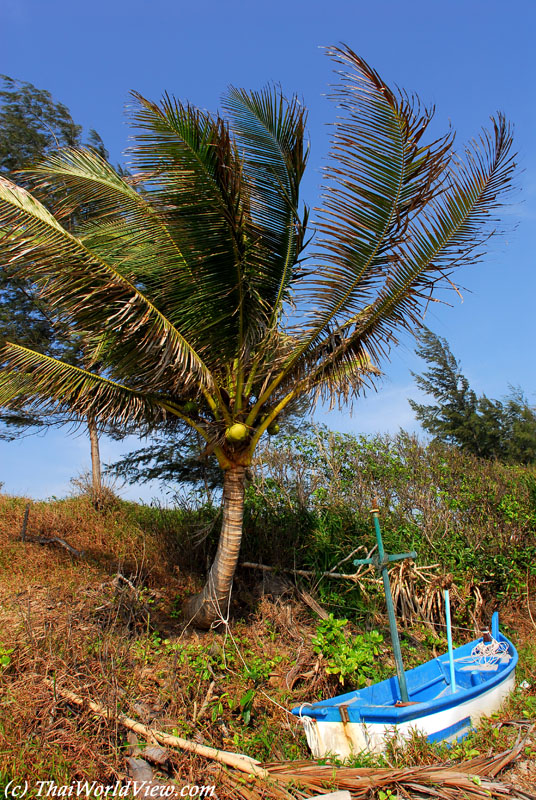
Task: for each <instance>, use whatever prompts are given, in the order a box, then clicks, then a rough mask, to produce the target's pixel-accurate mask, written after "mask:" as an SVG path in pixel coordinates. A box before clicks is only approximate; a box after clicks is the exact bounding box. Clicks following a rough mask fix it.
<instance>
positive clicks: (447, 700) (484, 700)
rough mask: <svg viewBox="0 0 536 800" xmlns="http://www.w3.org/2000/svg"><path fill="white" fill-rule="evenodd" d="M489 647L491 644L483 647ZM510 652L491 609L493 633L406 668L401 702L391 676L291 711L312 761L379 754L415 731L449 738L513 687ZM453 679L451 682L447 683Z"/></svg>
mask: <svg viewBox="0 0 536 800" xmlns="http://www.w3.org/2000/svg"><path fill="white" fill-rule="evenodd" d="M490 648H491V649H490ZM517 660H518V656H517V651H516V649H515V647H514V645H513V644H512V642H510V641H509V639H507V638H506V636H504V635H503V634H502V633H501V632H500V631H499V617H498V614H497V612H495V613H494V614H493V618H492V637H488V639H486V640H484V639H479V640H476V641H473V642H468V643H467V644H465V645H462V646H461V647H458V648H457V649H456V650H454V652H453V656H452V662H451V661H450V658H449V655H448V654H444V655H442V656H438V657H437V658H434V659H432V660H431V661H427V662H426V663H424V664H421V665H419V666H418V667H415V668H414V669H411V670H408V671H407V672H406V673H405V676H406V684H407V689H408V694H409V701H410V702H402V700H401V693H400V686H399V684H398V680H397V679H396V678H394V677H392V678H388V679H387V680H384V681H380V682H379V683H375V684H372V685H371V686H367V687H365V688H364V689H360V690H359V691H354V692H348V693H347V694H343V695H339V696H338V697H333V698H330V699H326V700H321V701H318V702H316V703H304V704H303V705H302V706H300V707H299V708H295V709H293V711H292V713H293V714H295V715H296V716H297V717H299V718H300V720H301V722H302V723H303V726H304V729H305V734H306V736H307V741H308V743H309V747H310V748H311V751H312V752H313V755H314V756H315V757H317V758H320V757H323V756H327V755H335V756H338V757H339V758H347V757H348V756H351V755H352V754H357V753H360V752H362V751H363V750H368V751H369V752H373V753H381V752H382V751H384V750H385V749H386V747H387V745H388V742H389V741H390V740H391V739H392V738H393V737H396V738H398V739H400V740H402V741H403V740H405V739H408V738H409V737H411V735H412V734H413V733H414V732H417V733H420V734H421V735H423V736H426V737H427V738H428V739H429V740H430V741H452V740H454V739H460V738H462V737H463V736H465V735H466V734H467V732H468V731H469V730H470V728H471V727H473V726H474V725H476V724H477V722H478V720H479V719H480V718H481V717H483V716H487V715H490V714H493V713H494V712H496V711H498V709H499V708H500V707H501V705H502V704H503V702H504V701H505V699H506V698H507V697H508V695H509V694H510V692H511V691H512V689H513V688H514V686H515V668H516V664H517ZM453 678H454V684H453V683H452V681H453Z"/></svg>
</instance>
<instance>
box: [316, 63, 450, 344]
mask: <svg viewBox="0 0 536 800" xmlns="http://www.w3.org/2000/svg"><path fill="white" fill-rule="evenodd" d="M328 54H329V55H331V56H332V57H333V58H334V59H335V61H336V62H339V63H340V64H342V65H343V66H344V67H346V69H347V71H346V72H341V73H340V76H341V83H340V85H338V86H337V87H335V89H334V91H333V92H332V93H331V98H332V99H333V100H334V101H335V102H336V103H337V105H338V108H339V109H340V110H341V112H342V116H341V117H340V118H339V119H338V121H337V122H336V123H335V126H334V134H333V139H332V148H331V153H330V162H329V164H328V166H327V167H326V169H325V179H326V187H325V194H324V207H323V208H321V209H319V212H320V219H319V223H318V229H319V232H320V234H321V242H320V244H321V251H320V252H319V253H318V256H319V258H320V259H321V265H320V266H319V267H318V268H317V269H316V270H315V271H314V272H313V274H312V276H311V278H310V281H309V286H308V289H309V292H310V296H311V300H312V302H313V303H314V304H315V307H316V309H317V311H316V312H315V313H314V315H313V318H312V322H311V325H312V328H313V331H314V332H315V333H317V334H318V333H320V331H321V330H322V328H323V327H324V325H326V324H330V325H334V326H335V325H337V324H340V322H341V321H344V320H345V319H346V318H347V317H348V316H349V315H351V314H354V313H356V312H358V311H359V310H360V309H361V308H362V307H363V306H364V305H367V304H369V303H370V302H371V301H372V300H373V299H374V298H375V296H376V294H377V292H378V291H379V290H380V289H381V287H382V285H383V283H384V281H385V280H386V278H387V276H388V275H389V274H390V271H391V269H392V264H393V257H394V254H393V248H394V247H395V246H396V245H397V244H398V243H399V242H400V240H401V239H402V238H403V237H404V236H405V235H406V231H407V228H408V225H409V223H410V221H411V219H412V218H414V217H415V216H416V215H418V214H419V213H420V212H421V210H422V209H423V208H424V207H425V206H426V205H427V203H428V202H429V201H430V199H431V197H432V196H433V195H434V193H435V192H437V189H438V184H439V183H440V182H441V180H442V179H443V178H444V173H445V168H446V166H447V164H448V160H449V150H450V146H451V137H450V136H449V135H447V136H445V137H443V138H441V139H439V140H437V141H435V142H433V143H432V144H430V145H422V144H421V138H422V136H423V134H424V132H425V131H426V128H427V127H428V125H429V123H430V120H431V118H432V113H433V112H432V110H428V109H421V108H420V106H419V103H418V101H416V100H415V99H414V98H410V97H406V96H404V95H402V96H400V97H397V96H396V95H395V94H394V93H393V92H392V91H391V90H390V89H389V88H388V87H387V86H386V85H385V83H384V81H383V80H382V79H381V77H380V76H379V75H378V73H377V72H375V71H374V70H373V69H372V68H371V67H370V66H369V65H368V64H367V63H366V62H365V61H364V60H363V59H361V58H359V57H358V56H357V55H356V54H355V53H353V52H352V51H351V50H350V49H349V48H343V49H340V48H332V49H330V50H328Z"/></svg>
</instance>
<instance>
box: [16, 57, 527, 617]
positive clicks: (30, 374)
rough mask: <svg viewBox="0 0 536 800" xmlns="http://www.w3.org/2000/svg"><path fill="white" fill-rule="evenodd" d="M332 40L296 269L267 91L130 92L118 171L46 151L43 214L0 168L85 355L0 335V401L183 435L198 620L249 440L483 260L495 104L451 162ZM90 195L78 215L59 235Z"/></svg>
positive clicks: (222, 558) (443, 143)
mask: <svg viewBox="0 0 536 800" xmlns="http://www.w3.org/2000/svg"><path fill="white" fill-rule="evenodd" d="M328 52H329V55H330V56H331V57H332V58H333V59H334V60H335V62H336V63H337V65H338V67H340V71H339V82H338V84H337V86H336V87H335V88H334V89H333V90H332V92H331V96H332V99H333V100H334V101H335V103H336V104H337V107H338V112H337V113H338V115H337V122H336V123H335V125H334V127H333V137H332V147H331V153H330V157H329V161H328V165H327V166H326V168H325V192H324V198H323V203H322V207H321V209H320V210H319V211H318V219H317V222H316V231H317V232H318V238H317V240H316V243H315V253H314V254H313V255H312V256H311V257H310V261H309V263H305V264H304V262H303V257H304V254H303V250H304V245H305V242H306V235H307V224H308V210H307V209H306V208H303V207H302V206H300V199H299V187H300V182H301V179H302V176H303V173H304V170H305V167H306V164H307V147H306V143H305V142H306V140H305V125H306V112H305V109H304V107H303V104H302V103H301V102H300V101H299V100H298V98H297V97H291V98H285V97H284V96H283V94H282V93H281V91H280V90H279V89H277V88H274V87H270V86H269V87H266V88H265V89H263V90H261V91H252V92H248V91H245V90H243V89H238V88H230V89H229V91H228V92H227V93H226V95H225V97H224V100H223V110H222V112H221V113H215V114H211V113H209V112H207V111H205V110H199V109H196V108H194V107H193V106H191V105H189V104H186V103H183V102H181V101H179V100H177V99H175V98H172V97H169V96H167V95H166V96H165V97H164V98H163V100H162V102H161V103H160V104H156V103H154V102H152V101H149V100H147V99H146V98H143V97H141V96H139V95H136V96H135V99H136V103H137V105H136V110H135V111H134V115H133V122H134V125H135V127H136V133H135V140H134V149H133V152H132V158H133V167H134V169H135V170H136V172H135V174H134V175H132V176H131V177H129V176H124V175H120V174H118V173H117V171H116V170H114V169H113V168H112V167H111V165H110V164H108V163H107V161H106V160H105V159H103V158H101V157H100V156H99V155H98V154H97V153H95V152H93V151H91V150H87V149H79V148H67V149H63V150H59V151H55V152H53V153H50V154H48V156H47V157H46V159H45V160H44V161H43V162H41V163H40V164H39V165H37V166H36V167H35V168H34V169H33V179H34V182H35V183H34V185H35V187H36V191H37V192H38V193H39V196H41V195H40V193H42V192H46V193H47V198H49V200H50V201H51V203H50V207H46V206H45V205H43V204H42V203H41V202H40V201H39V199H38V197H36V196H35V195H31V194H29V193H27V192H26V191H24V190H23V189H21V188H20V187H17V186H15V185H14V184H12V183H10V182H9V181H5V180H1V179H0V225H1V226H2V227H3V228H4V230H5V231H6V232H7V235H6V236H4V239H3V250H4V253H5V256H6V259H7V261H8V263H9V264H17V269H19V270H21V272H22V273H23V274H24V275H26V276H27V277H28V278H31V280H32V281H33V282H34V283H35V284H36V285H37V286H38V287H39V292H40V297H41V298H42V299H43V300H44V301H45V302H46V303H47V305H48V306H49V307H50V308H52V309H53V310H54V312H55V313H57V314H58V315H59V316H61V317H62V318H65V319H68V320H69V324H70V325H71V326H72V328H73V329H74V330H76V331H78V332H80V334H81V335H83V337H84V346H85V348H86V349H85V352H87V353H88V354H89V355H90V358H89V360H88V363H87V366H86V367H85V368H84V369H80V368H78V367H75V366H73V365H70V364H66V363H64V362H62V361H61V360H59V359H55V358H51V357H49V356H47V355H43V354H40V353H37V352H35V351H32V350H30V349H29V348H26V347H21V346H20V345H17V344H14V343H12V344H8V345H7V347H6V348H5V349H4V355H3V358H4V364H5V367H4V371H3V375H2V380H1V383H0V402H3V403H6V404H9V403H12V402H16V401H17V400H18V398H20V397H25V398H27V400H28V402H30V403H32V404H33V407H34V408H35V409H39V410H40V411H54V412H57V411H63V410H66V409H68V410H69V411H71V412H74V413H77V414H79V415H87V414H94V415H96V416H97V417H98V419H99V420H100V422H101V424H115V425H120V426H124V425H127V424H135V425H139V426H145V427H146V428H147V429H149V430H151V429H156V428H157V427H158V426H160V425H165V424H166V423H167V420H168V419H169V418H173V417H175V418H177V419H179V420H182V421H183V422H184V423H186V424H187V425H189V426H190V428H192V429H193V430H194V431H196V433H197V434H198V435H199V436H200V437H201V438H202V439H203V440H204V441H205V443H206V448H207V451H208V452H210V453H213V454H214V456H215V457H216V458H217V460H218V463H219V465H220V467H221V468H222V469H223V470H224V473H225V475H224V490H223V514H222V533H221V537H220V542H219V545H218V550H217V552H216V557H215V560H214V563H213V566H212V568H211V570H210V574H209V578H208V581H207V584H206V587H205V589H204V591H203V593H202V595H201V596H200V597H199V598H198V599H197V600H196V601H195V603H194V607H191V608H190V612H191V614H190V616H191V618H193V619H195V620H196V621H197V622H198V623H200V624H203V625H210V624H212V622H213V621H214V619H216V618H217V617H218V616H221V615H222V614H223V613H224V609H225V607H226V605H227V603H228V600H229V596H230V589H231V585H232V579H233V575H234V570H235V567H236V563H237V559H238V553H239V549H240V542H241V537H242V515H243V501H244V480H245V472H246V469H247V468H248V467H249V465H250V464H251V461H252V458H253V455H254V452H255V450H256V448H257V445H258V443H259V441H260V439H261V437H262V435H263V434H264V433H265V432H266V431H267V430H268V429H269V428H270V427H271V426H272V425H273V423H274V422H276V420H277V419H279V418H280V416H281V414H282V413H283V412H284V411H285V410H287V409H289V408H291V407H292V406H293V404H294V403H295V402H296V401H297V400H299V399H300V398H307V399H308V400H310V401H311V402H314V401H316V400H317V399H318V398H321V397H323V398H326V399H330V400H331V401H334V402H337V401H338V402H340V403H344V402H346V401H347V400H348V399H351V398H355V397H357V396H358V395H359V394H360V393H362V392H363V390H364V388H365V387H366V386H370V385H373V384H374V381H375V379H376V378H377V376H378V375H379V374H380V369H379V363H380V361H381V360H382V358H383V357H384V356H385V355H386V353H387V352H388V351H389V349H390V348H391V347H392V345H393V343H395V342H396V341H397V336H398V335H399V334H400V332H401V331H403V330H409V331H411V332H414V331H415V330H416V329H417V328H418V327H419V325H420V320H421V318H422V309H423V306H424V305H425V304H426V303H427V302H428V301H429V298H430V295H431V294H432V293H434V291H435V290H436V289H437V288H438V287H440V286H442V285H445V286H450V285H451V283H450V281H449V279H448V276H449V275H450V273H451V272H452V271H453V270H454V269H455V268H458V267H460V266H461V265H463V264H466V263H474V261H475V260H477V259H478V258H479V256H480V255H481V253H482V248H483V245H484V243H485V242H486V240H487V239H488V237H489V234H490V229H489V228H488V226H487V224H488V223H490V222H491V221H492V220H493V216H494V214H493V212H494V209H496V208H497V207H498V205H499V203H500V199H499V195H500V194H501V192H503V191H504V190H505V189H507V188H508V186H509V184H510V180H511V175H512V171H513V169H514V162H513V157H512V154H511V145H512V137H511V131H510V128H509V125H508V124H507V122H506V120H505V119H504V117H503V116H502V115H500V114H499V115H498V116H497V118H496V119H495V120H494V121H493V127H492V129H491V130H490V131H484V132H483V133H482V135H481V136H480V137H479V139H477V140H476V141H474V142H472V143H471V144H470V145H469V146H468V148H467V151H466V154H465V158H454V157H453V152H452V144H453V142H452V135H451V134H450V132H449V133H447V134H446V135H445V136H444V137H441V138H439V139H437V138H435V139H433V140H432V141H429V142H428V143H426V141H425V138H424V137H425V133H426V131H427V128H428V126H429V124H430V122H431V119H432V116H433V111H432V110H431V109H426V108H423V107H422V106H421V105H420V103H419V101H418V100H417V99H416V98H413V97H409V96H408V95H406V94H405V93H400V92H395V91H392V90H391V89H389V87H387V86H386V85H385V83H384V81H383V80H382V79H381V77H380V76H379V75H378V73H377V72H376V71H375V70H373V69H372V68H371V67H370V66H369V65H368V64H366V62H365V61H363V59H361V58H359V57H358V56H357V55H356V54H355V53H353V52H352V51H351V50H350V49H349V48H332V49H330V50H329V51H328ZM59 187H61V188H62V194H61V196H58V188H59ZM88 203H90V204H91V206H92V209H93V213H92V217H91V220H88V221H86V222H84V221H83V220H82V221H81V224H79V225H77V226H76V228H75V229H71V228H69V225H66V222H68V221H69V220H70V219H71V218H72V215H73V213H76V211H77V210H78V209H80V208H85V207H86V206H87V204H88Z"/></svg>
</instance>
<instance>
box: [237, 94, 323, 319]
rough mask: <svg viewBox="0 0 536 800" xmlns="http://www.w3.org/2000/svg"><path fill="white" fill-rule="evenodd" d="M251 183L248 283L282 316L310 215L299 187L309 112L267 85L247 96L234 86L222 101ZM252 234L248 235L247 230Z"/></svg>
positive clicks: (304, 163)
mask: <svg viewBox="0 0 536 800" xmlns="http://www.w3.org/2000/svg"><path fill="white" fill-rule="evenodd" d="M224 108H225V109H226V111H227V113H228V114H229V117H230V121H231V126H232V130H233V132H234V133H235V134H236V135H237V137H238V139H237V146H238V149H239V152H240V154H241V156H242V158H243V160H244V167H243V171H244V177H245V179H246V180H247V182H248V187H249V196H250V208H251V224H252V225H253V229H252V231H251V237H252V238H253V237H255V238H256V239H257V242H256V245H255V247H254V248H252V250H251V251H250V253H251V255H252V256H253V258H251V259H250V263H249V271H248V272H249V280H250V281H251V282H252V283H254V285H255V287H256V288H257V290H258V291H259V294H260V295H261V296H262V297H263V299H264V301H265V303H266V305H267V306H268V307H269V308H271V309H273V310H274V313H275V314H279V311H280V307H281V303H282V302H283V301H284V300H286V299H287V297H288V289H289V285H290V283H291V281H292V278H293V277H294V274H293V269H294V267H295V265H296V261H297V258H298V256H299V253H300V251H301V248H302V246H303V239H304V234H305V227H306V224H307V211H305V212H304V217H303V219H302V220H300V217H299V187H300V181H301V178H302V176H303V173H304V170H305V166H306V163H307V155H308V151H307V150H306V149H305V147H304V132H305V122H306V112H305V110H304V108H303V106H302V105H301V103H300V102H299V101H298V99H297V98H296V97H293V98H291V99H290V100H286V99H285V98H284V96H283V94H282V92H281V91H280V90H278V89H276V88H271V87H267V88H265V89H264V90H262V91H260V92H246V91H245V90H244V89H238V88H235V87H231V88H230V89H229V90H228V92H227V94H226V95H225V97H224ZM248 232H249V231H248Z"/></svg>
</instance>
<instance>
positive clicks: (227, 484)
mask: <svg viewBox="0 0 536 800" xmlns="http://www.w3.org/2000/svg"><path fill="white" fill-rule="evenodd" d="M245 473H246V469H245V467H243V466H240V465H234V466H232V467H231V468H230V469H227V470H225V473H224V479H223V499H222V506H223V519H222V527H221V533H220V540H219V543H218V549H217V551H216V557H215V558H214V562H213V564H212V567H211V568H210V572H209V574H208V578H207V582H206V584H205V587H204V589H203V591H202V592H200V593H199V594H198V595H196V596H195V597H192V599H191V600H190V601H189V602H188V604H187V605H186V609H185V613H186V616H187V618H188V619H189V620H190V621H191V622H192V623H193V624H194V625H196V626H197V627H199V628H205V629H206V628H210V626H211V625H212V624H213V623H215V622H216V621H217V620H218V619H220V620H221V619H226V618H227V611H228V608H229V600H230V597H231V588H232V585H233V578H234V574H235V570H236V565H237V563H238V554H239V552H240V542H241V541H242V520H243V517H244V479H245Z"/></svg>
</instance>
